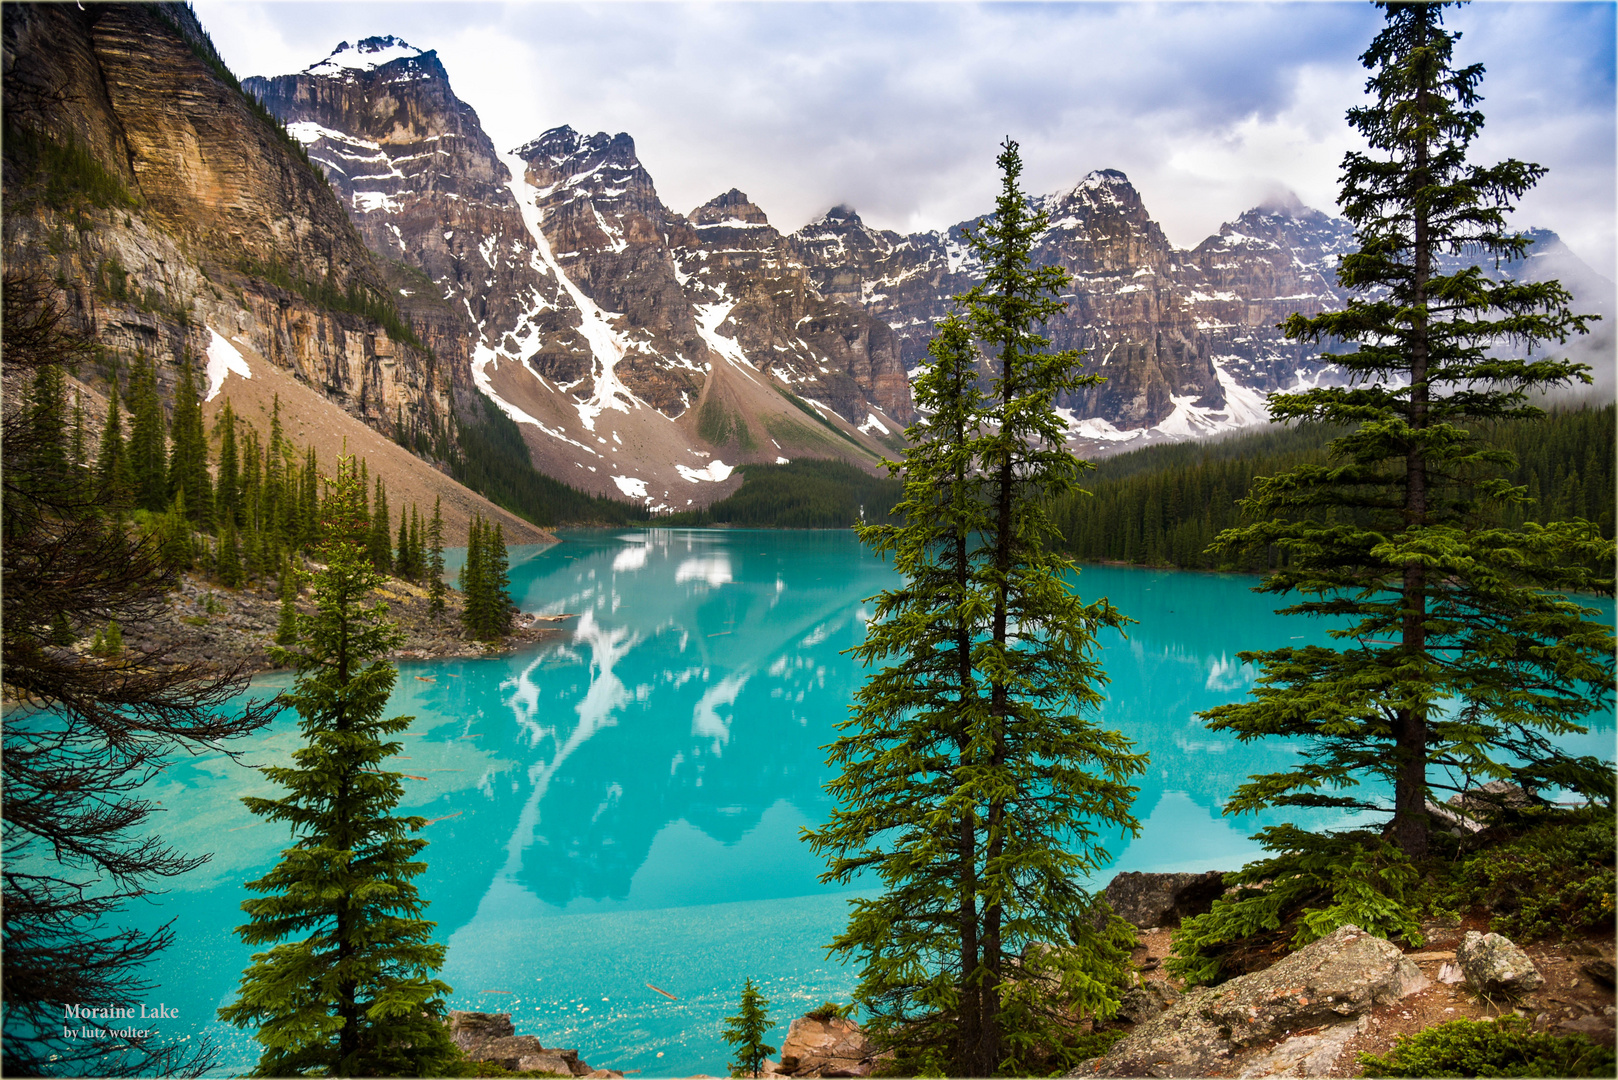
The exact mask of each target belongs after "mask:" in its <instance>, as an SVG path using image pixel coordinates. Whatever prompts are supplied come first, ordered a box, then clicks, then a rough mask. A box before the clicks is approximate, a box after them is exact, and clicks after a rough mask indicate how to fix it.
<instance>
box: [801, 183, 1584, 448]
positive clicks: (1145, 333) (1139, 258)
mask: <svg viewBox="0 0 1618 1080" xmlns="http://www.w3.org/2000/svg"><path fill="white" fill-rule="evenodd" d="M1030 202H1031V204H1032V205H1034V206H1035V207H1036V208H1037V209H1039V210H1041V211H1043V212H1044V213H1045V214H1046V215H1047V216H1048V218H1049V221H1050V227H1049V229H1048V230H1047V232H1046V233H1045V234H1044V236H1043V237H1042V238H1041V239H1040V241H1039V243H1038V244H1037V245H1036V247H1035V252H1034V258H1035V260H1036V262H1037V263H1039V264H1043V265H1052V264H1054V265H1059V266H1062V267H1063V268H1064V269H1066V270H1067V271H1068V272H1069V274H1070V275H1071V277H1072V281H1071V285H1070V287H1069V289H1068V290H1066V291H1065V292H1064V293H1063V298H1064V299H1066V300H1067V301H1068V305H1069V306H1068V310H1067V312H1066V313H1064V314H1063V315H1062V316H1060V317H1058V318H1057V319H1055V320H1053V321H1052V323H1051V325H1050V326H1049V327H1048V331H1049V335H1048V336H1049V337H1050V338H1051V341H1052V345H1053V346H1054V347H1056V348H1080V349H1089V350H1090V356H1089V357H1088V358H1087V363H1088V364H1089V365H1090V369H1091V370H1093V371H1097V372H1100V373H1101V374H1104V375H1106V376H1107V382H1106V383H1105V384H1103V385H1101V386H1100V387H1097V388H1094V389H1092V390H1089V391H1087V392H1085V393H1084V394H1082V395H1076V396H1074V397H1072V398H1069V399H1067V400H1064V401H1063V402H1062V405H1063V406H1065V408H1066V409H1067V411H1068V417H1069V430H1070V431H1071V433H1072V435H1073V439H1074V442H1075V444H1076V445H1077V446H1079V447H1080V448H1081V449H1083V450H1085V451H1088V452H1106V451H1107V450H1109V449H1116V448H1119V447H1121V446H1124V445H1141V444H1143V443H1145V442H1151V441H1156V440H1159V439H1181V438H1195V437H1199V436H1204V435H1210V434H1216V433H1218V432H1220V431H1224V430H1229V429H1231V428H1234V427H1242V426H1247V425H1250V424H1255V423H1262V422H1264V421H1265V420H1266V418H1267V413H1266V411H1265V407H1264V397H1265V395H1267V394H1268V393H1270V392H1272V391H1275V390H1285V389H1292V388H1296V387H1300V386H1310V385H1317V384H1322V383H1324V384H1327V385H1330V384H1333V383H1337V382H1340V381H1341V380H1343V379H1344V378H1345V373H1344V372H1343V371H1342V370H1341V369H1340V368H1338V367H1337V366H1335V365H1333V364H1330V363H1327V362H1323V361H1322V360H1321V358H1320V353H1321V349H1320V347H1319V346H1315V345H1304V344H1299V343H1296V342H1291V341H1288V340H1286V338H1285V337H1284V336H1283V335H1282V334H1281V332H1280V330H1279V329H1278V326H1277V324H1279V323H1280V322H1281V321H1282V320H1284V319H1285V318H1286V317H1287V316H1289V315H1291V314H1293V313H1294V312H1301V313H1303V314H1305V315H1314V314H1318V313H1319V312H1322V311H1326V310H1331V309H1334V308H1338V307H1340V306H1342V305H1343V304H1344V303H1345V302H1346V301H1347V294H1346V293H1345V292H1344V290H1342V289H1341V288H1340V287H1339V286H1338V284H1337V277H1336V270H1337V264H1338V261H1339V260H1340V259H1341V258H1342V256H1343V255H1345V254H1347V253H1348V252H1351V251H1353V250H1355V248H1356V247H1357V245H1356V243H1355V240H1354V232H1353V227H1352V225H1351V224H1350V223H1349V222H1348V221H1347V220H1346V219H1343V218H1338V217H1332V216H1330V215H1327V214H1324V213H1322V212H1320V211H1318V210H1314V209H1310V208H1308V207H1305V206H1303V205H1302V204H1301V203H1299V202H1298V201H1297V200H1296V198H1289V199H1285V200H1279V201H1274V202H1271V203H1269V204H1266V205H1264V206H1259V207H1255V208H1254V209H1252V210H1249V211H1247V212H1246V213H1244V214H1242V215H1241V216H1240V217H1238V218H1237V219H1236V220H1235V221H1234V222H1228V223H1226V224H1224V225H1222V226H1221V227H1220V230H1219V232H1218V233H1217V234H1215V235H1214V236H1210V237H1208V238H1207V239H1206V240H1204V241H1202V242H1201V243H1200V244H1198V245H1197V246H1196V247H1194V248H1192V249H1190V250H1182V249H1176V248H1173V247H1172V246H1171V245H1170V244H1169V243H1168V241H1167V239H1166V238H1165V237H1164V235H1163V233H1162V230H1161V228H1159V227H1158V226H1157V224H1156V223H1155V222H1154V221H1152V220H1151V218H1150V216H1149V215H1148V214H1147V212H1146V208H1145V206H1144V203H1143V202H1142V200H1141V198H1140V196H1139V194H1138V193H1137V192H1136V191H1135V190H1134V188H1133V186H1132V185H1130V183H1129V181H1128V178H1127V177H1126V176H1125V175H1124V174H1123V173H1121V172H1118V171H1116V170H1111V169H1103V170H1098V171H1096V172H1092V173H1090V174H1089V175H1088V176H1086V177H1085V178H1084V179H1082V180H1081V181H1080V182H1079V183H1078V184H1077V185H1075V186H1074V187H1073V188H1071V189H1068V190H1066V191H1060V192H1056V193H1054V194H1050V195H1044V196H1036V197H1033V198H1031V199H1030ZM975 225H976V219H974V220H973V221H967V222H961V223H960V224H957V225H955V226H952V227H951V228H949V229H945V230H938V231H934V232H924V233H914V234H911V235H908V236H905V235H900V234H899V233H896V232H891V231H882V230H876V229H872V228H870V227H869V226H867V225H865V224H864V222H862V221H861V220H860V218H859V215H858V214H857V213H856V212H855V211H854V210H853V209H852V208H850V207H848V206H838V207H834V208H833V209H832V210H830V211H828V212H827V213H826V214H824V215H822V216H821V217H820V218H818V219H817V220H815V221H813V222H810V223H809V224H808V225H806V226H804V228H802V229H800V230H799V231H798V232H797V233H794V234H793V235H792V236H791V237H790V238H789V239H790V240H791V241H792V242H793V244H794V245H795V247H796V248H797V250H798V251H799V252H800V254H801V256H802V258H803V260H804V262H805V263H807V264H808V266H809V269H810V275H811V278H812V280H813V281H814V282H815V285H816V287H817V288H818V289H819V290H820V291H821V292H822V293H824V294H825V295H827V296H831V297H836V298H838V299H842V300H844V301H846V302H848V303H859V304H863V305H864V306H866V307H867V308H868V309H869V310H871V311H873V312H874V313H876V314H878V315H879V316H880V317H881V318H883V319H884V320H885V321H886V322H888V324H889V326H891V327H892V328H893V330H894V333H895V334H896V335H897V336H898V338H899V342H900V353H901V355H902V357H903V359H904V362H905V365H906V367H907V368H908V369H909V370H910V371H912V372H914V371H915V370H916V368H917V367H918V366H919V365H920V364H921V363H923V362H924V361H925V357H926V348H927V343H928V341H929V340H930V339H931V336H932V334H933V328H934V326H935V324H936V323H937V322H938V320H939V319H941V318H943V316H944V315H945V314H946V313H947V312H948V311H949V309H950V306H951V301H950V298H951V297H952V296H954V295H956V294H959V293H961V292H964V291H965V290H966V289H968V288H970V287H972V286H973V285H976V284H977V283H978V282H979V281H980V280H981V279H982V274H981V270H980V269H979V268H978V267H976V266H975V265H974V263H973V261H972V259H971V258H970V255H969V253H968V252H967V250H966V246H965V239H966V231H967V230H968V229H971V228H973V227H975ZM1527 235H1529V236H1530V238H1532V239H1533V240H1534V246H1533V247H1532V248H1531V249H1530V252H1529V255H1528V258H1527V259H1525V260H1523V261H1522V262H1518V263H1513V264H1510V265H1507V266H1504V267H1501V268H1498V269H1496V268H1492V267H1486V272H1487V273H1489V274H1491V275H1496V276H1498V275H1499V274H1502V273H1509V274H1512V275H1514V276H1517V277H1520V278H1522V279H1523V280H1528V281H1540V280H1547V279H1549V278H1552V277H1555V278H1558V279H1560V280H1562V281H1563V282H1564V283H1566V284H1567V285H1568V286H1569V287H1570V289H1571V291H1572V292H1573V294H1574V296H1575V298H1576V307H1577V309H1578V310H1581V311H1586V312H1590V313H1593V314H1598V315H1604V316H1606V317H1607V318H1609V319H1610V318H1611V312H1612V311H1613V310H1614V304H1615V300H1614V286H1613V283H1612V282H1610V281H1607V280H1606V279H1605V278H1603V277H1601V276H1600V275H1599V274H1597V273H1596V272H1595V271H1593V270H1591V269H1590V267H1588V266H1587V265H1585V264H1584V263H1582V262H1581V261H1580V260H1578V258H1577V257H1576V256H1574V255H1573V254H1572V252H1570V251H1568V250H1567V248H1566V246H1565V245H1563V244H1562V243H1561V241H1560V239H1559V238H1557V237H1556V235H1555V234H1554V233H1550V232H1548V231H1545V230H1528V231H1527ZM1466 264H1467V263H1465V262H1463V260H1461V259H1460V258H1459V257H1450V256H1446V265H1447V266H1448V267H1449V268H1450V269H1455V268H1459V267H1460V266H1462V265H1466ZM1612 342H1613V337H1612V330H1611V328H1610V326H1609V325H1608V324H1606V323H1597V324H1594V332H1593V333H1592V334H1590V335H1589V336H1588V337H1584V338H1579V339H1575V340H1574V341H1572V342H1570V343H1569V345H1568V349H1569V351H1571V353H1572V354H1573V356H1574V357H1575V358H1576V359H1581V360H1583V361H1585V362H1587V363H1589V364H1591V366H1592V368H1594V369H1595V371H1596V379H1597V383H1598V385H1600V386H1603V387H1608V388H1610V387H1611V385H1612V380H1613V372H1612V369H1613V359H1612V350H1613V345H1612Z"/></svg>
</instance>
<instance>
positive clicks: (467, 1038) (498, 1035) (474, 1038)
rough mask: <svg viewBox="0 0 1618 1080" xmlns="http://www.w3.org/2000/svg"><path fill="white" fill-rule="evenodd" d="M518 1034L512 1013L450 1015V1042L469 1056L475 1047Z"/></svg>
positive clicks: (455, 1013)
mask: <svg viewBox="0 0 1618 1080" xmlns="http://www.w3.org/2000/svg"><path fill="white" fill-rule="evenodd" d="M515 1034H517V1029H516V1027H514V1026H513V1025H512V1023H511V1014H510V1013H485V1012H460V1011H458V1010H451V1012H450V1014H449V1037H450V1041H451V1042H453V1043H454V1044H455V1045H456V1046H459V1047H460V1048H461V1049H462V1050H465V1051H466V1052H467V1054H468V1056H470V1055H471V1052H472V1050H473V1049H474V1048H475V1047H478V1046H481V1045H482V1044H484V1043H487V1042H493V1041H494V1040H495V1039H504V1038H507V1037H509V1036H512V1035H515Z"/></svg>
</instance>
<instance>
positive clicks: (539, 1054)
mask: <svg viewBox="0 0 1618 1080" xmlns="http://www.w3.org/2000/svg"><path fill="white" fill-rule="evenodd" d="M516 1030H517V1029H516V1028H515V1027H514V1026H513V1025H512V1023H511V1014H510V1013H480V1012H451V1013H450V1014H449V1034H450V1039H451V1040H452V1041H454V1043H455V1045H456V1046H459V1047H460V1048H461V1050H462V1051H463V1052H464V1053H465V1054H466V1056H467V1058H468V1059H469V1060H472V1061H486V1062H489V1063H490V1064H493V1065H498V1066H500V1067H501V1068H503V1069H510V1070H512V1071H513V1072H519V1071H520V1072H529V1071H537V1072H545V1073H551V1074H553V1075H556V1076H589V1077H596V1078H600V1080H605V1078H608V1077H622V1076H623V1075H624V1074H623V1073H621V1072H617V1071H614V1070H610V1069H592V1068H590V1065H589V1063H588V1062H584V1061H581V1060H579V1052H578V1051H577V1050H557V1049H547V1048H545V1047H544V1046H542V1045H540V1041H539V1040H538V1039H536V1038H534V1036H532V1035H518V1034H516Z"/></svg>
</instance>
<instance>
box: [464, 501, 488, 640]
mask: <svg viewBox="0 0 1618 1080" xmlns="http://www.w3.org/2000/svg"><path fill="white" fill-rule="evenodd" d="M460 586H461V599H462V606H461V625H462V626H464V627H466V632H467V633H469V634H471V635H472V636H473V637H475V638H481V637H482V636H483V627H484V625H485V623H486V622H487V620H488V617H489V604H490V597H489V594H488V587H487V586H488V574H487V571H486V569H485V567H484V562H483V518H482V516H481V515H479V514H473V515H472V520H471V521H469V522H467V524H466V562H464V563H462V564H461V576H460Z"/></svg>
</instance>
